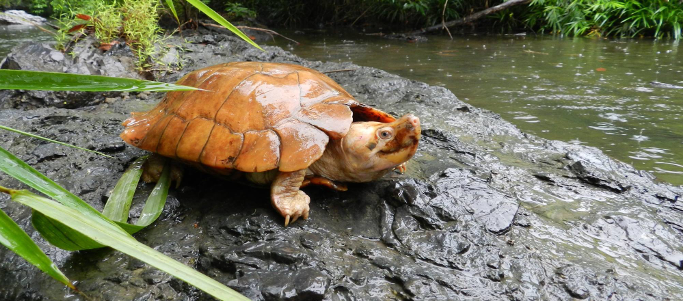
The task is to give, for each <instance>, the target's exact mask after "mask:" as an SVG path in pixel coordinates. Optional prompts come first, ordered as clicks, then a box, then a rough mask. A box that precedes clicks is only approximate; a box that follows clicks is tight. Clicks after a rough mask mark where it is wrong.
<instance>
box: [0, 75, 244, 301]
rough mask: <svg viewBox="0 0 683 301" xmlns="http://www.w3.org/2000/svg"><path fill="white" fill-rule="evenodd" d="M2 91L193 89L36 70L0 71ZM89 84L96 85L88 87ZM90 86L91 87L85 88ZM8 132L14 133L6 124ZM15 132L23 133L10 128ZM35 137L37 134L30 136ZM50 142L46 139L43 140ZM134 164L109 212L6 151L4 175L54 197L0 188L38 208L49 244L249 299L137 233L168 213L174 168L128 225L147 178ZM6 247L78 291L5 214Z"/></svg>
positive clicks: (0, 221) (38, 222) (0, 224)
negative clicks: (123, 257)
mask: <svg viewBox="0 0 683 301" xmlns="http://www.w3.org/2000/svg"><path fill="white" fill-rule="evenodd" d="M0 78H2V79H3V81H0V89H28V90H60V91H64V90H89V91H112V90H129V91H144V90H148V91H149V90H158V91H168V90H188V89H189V90H192V89H196V88H193V87H186V86H179V85H170V86H169V85H168V84H163V83H158V82H148V81H141V80H132V79H122V78H107V77H103V76H87V75H73V74H58V73H44V72H35V71H19V70H0ZM88 83H93V85H92V87H88ZM84 85H86V86H85V88H84ZM0 128H3V129H9V128H7V127H4V126H0ZM9 130H11V131H14V132H20V133H22V134H27V133H23V132H21V131H18V130H15V129H9ZM28 135H29V136H32V137H37V136H35V135H31V134H28ZM38 138H41V139H46V140H49V139H47V138H43V137H38ZM142 160H144V158H142V159H139V160H138V161H137V162H136V163H134V164H133V165H132V166H131V168H129V170H128V171H126V172H125V173H124V175H123V176H122V177H121V180H119V182H118V183H117V185H116V187H115V188H114V191H113V192H112V195H111V197H110V198H109V200H108V201H107V205H106V206H105V210H104V212H103V213H100V212H98V211H97V210H95V209H94V208H92V207H91V206H90V205H88V204H87V203H85V202H84V201H83V200H81V199H80V198H78V197H77V196H75V195H74V194H72V193H70V192H69V191H67V190H66V189H64V188H62V187H61V186H59V185H57V184H56V183H55V182H53V181H52V180H50V179H49V178H47V177H45V176H44V175H42V174H41V173H39V172H38V171H36V170H35V169H33V168H32V167H30V166H29V165H27V164H26V163H25V162H23V161H21V160H20V159H18V158H17V157H16V156H14V155H12V154H11V153H9V152H8V151H6V150H5V149H3V148H0V171H2V172H4V173H6V174H8V175H10V176H11V177H13V178H15V179H17V180H19V181H21V182H23V183H24V184H26V185H28V186H30V187H31V188H33V189H35V190H37V191H39V192H41V193H43V194H45V195H46V196H48V197H50V198H52V199H54V201H53V200H50V199H47V198H44V197H40V196H38V195H36V194H33V193H31V192H28V191H26V190H14V189H9V188H6V187H2V186H0V193H6V194H9V195H10V196H11V198H12V200H13V201H16V202H18V203H20V204H23V205H26V206H29V207H31V208H32V209H33V215H32V224H33V226H34V228H35V229H36V230H37V231H38V232H39V233H40V234H41V235H42V236H43V237H44V238H45V240H46V241H48V242H49V243H51V244H53V245H54V246H56V247H59V248H62V249H64V250H71V251H75V250H86V249H93V248H100V247H104V246H108V247H112V248H114V249H116V250H119V251H121V252H123V253H126V254H129V255H130V256H133V257H135V258H138V259H140V260H142V261H144V262H146V263H148V264H150V265H152V266H154V267H156V268H159V269H161V270H163V271H166V272H168V273H170V274H172V275H174V276H175V277H177V278H179V279H182V280H184V281H186V282H188V283H189V284H191V285H194V286H196V287H197V288H199V289H201V290H203V291H205V292H207V293H209V294H211V295H212V296H214V297H216V298H219V299H223V300H228V299H229V300H247V299H246V298H244V297H243V296H241V295H239V294H238V293H236V292H234V291H233V290H231V289H229V288H227V287H225V286H224V285H222V284H220V283H219V282H216V281H215V280H213V279H211V278H209V277H207V276H205V275H203V274H201V273H199V272H197V271H194V270H193V269H191V268H190V267H188V266H185V265H184V264H182V263H179V262H177V261H175V260H173V259H171V258H170V257H168V256H165V255H163V254H161V253H159V252H158V251H156V250H154V249H152V248H150V247H147V246H145V245H143V244H141V243H139V242H138V241H137V240H135V239H134V238H133V237H132V236H131V234H133V233H136V232H137V231H140V230H141V229H143V228H144V227H146V226H148V225H150V224H151V223H153V222H154V221H155V220H156V219H157V218H158V217H159V215H160V213H161V211H162V210H163V207H164V204H165V200H166V194H167V191H168V188H169V185H170V179H169V169H168V168H165V169H166V170H164V171H163V173H162V177H161V179H160V180H159V182H158V183H157V186H156V187H155V188H154V190H153V191H152V193H151V194H150V196H149V198H148V199H147V202H146V203H145V206H144V208H143V210H142V215H141V216H140V218H139V219H138V220H137V222H136V223H135V224H134V225H133V224H128V223H127V218H128V209H129V208H130V204H131V202H132V199H133V193H134V190H135V188H136V187H137V183H138V181H139V178H140V175H141V169H140V168H141V163H142ZM0 244H2V245H5V246H6V247H7V248H9V249H10V250H12V251H13V252H15V253H17V254H18V255H20V256H21V257H23V258H25V259H26V260H27V261H28V262H30V263H31V264H33V265H35V266H36V267H38V268H39V269H41V270H42V271H44V272H45V273H47V274H48V275H50V276H51V277H53V278H54V279H56V280H57V281H60V282H61V283H63V284H65V285H67V286H69V287H70V288H72V289H75V287H74V286H73V284H72V283H71V281H70V280H69V279H68V278H67V277H65V276H64V274H63V273H62V272H61V271H60V270H59V269H58V268H57V267H56V266H55V265H54V264H53V263H52V261H51V260H50V259H49V258H48V257H47V256H46V255H45V254H44V253H43V252H42V251H41V250H40V249H39V248H38V246H37V245H36V244H35V243H34V242H33V241H32V240H31V238H30V237H29V236H28V235H27V234H26V233H25V232H24V231H23V230H22V229H21V228H20V227H19V226H18V225H17V224H16V223H15V222H14V221H12V220H11V218H10V217H9V216H8V215H7V214H5V213H4V212H2V211H1V210H0Z"/></svg>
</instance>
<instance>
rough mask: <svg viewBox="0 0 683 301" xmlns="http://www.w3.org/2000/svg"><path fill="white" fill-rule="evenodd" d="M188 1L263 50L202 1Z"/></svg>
mask: <svg viewBox="0 0 683 301" xmlns="http://www.w3.org/2000/svg"><path fill="white" fill-rule="evenodd" d="M187 2H188V3H190V4H192V5H193V6H194V7H196V8H197V9H198V10H200V11H201V12H203V13H204V14H206V15H207V16H209V18H211V19H213V20H214V21H216V22H217V23H218V24H220V25H222V26H223V27H225V28H227V29H228V30H230V31H232V32H233V33H234V34H236V35H237V36H238V37H240V38H242V40H245V41H247V43H249V44H251V45H252V46H254V47H256V48H258V49H261V50H263V49H262V48H261V47H260V46H259V45H257V44H256V43H254V41H252V40H251V39H250V38H249V37H248V36H247V35H246V34H244V33H243V32H242V31H241V30H239V28H237V27H235V26H234V25H232V24H230V22H228V20H225V18H223V17H222V16H221V15H219V14H218V13H217V12H216V11H214V10H213V9H211V8H210V7H208V6H206V4H204V3H203V2H202V1H200V0H187Z"/></svg>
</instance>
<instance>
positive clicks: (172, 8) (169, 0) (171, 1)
mask: <svg viewBox="0 0 683 301" xmlns="http://www.w3.org/2000/svg"><path fill="white" fill-rule="evenodd" d="M166 5H168V8H169V9H170V10H171V13H173V16H174V17H175V20H176V21H177V22H178V24H180V19H178V13H176V11H175V5H173V0H166Z"/></svg>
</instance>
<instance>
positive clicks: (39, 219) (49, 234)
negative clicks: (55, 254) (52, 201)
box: [31, 210, 104, 251]
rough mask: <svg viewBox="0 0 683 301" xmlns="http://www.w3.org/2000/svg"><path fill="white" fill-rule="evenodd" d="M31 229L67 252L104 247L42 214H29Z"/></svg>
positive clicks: (35, 212)
mask: <svg viewBox="0 0 683 301" xmlns="http://www.w3.org/2000/svg"><path fill="white" fill-rule="evenodd" d="M31 223H32V224H33V228H34V229H36V231H38V233H40V235H41V236H42V237H43V238H44V239H45V240H47V242H49V243H50V244H51V245H53V246H55V247H57V248H60V249H62V250H67V251H80V250H91V249H99V248H102V247H104V245H102V244H99V243H97V242H96V241H94V240H92V239H90V238H89V237H87V236H85V235H83V234H81V233H79V232H78V231H74V230H71V228H69V227H67V226H65V225H64V224H62V223H60V222H59V221H56V220H53V219H51V218H49V217H47V216H45V215H44V214H42V213H40V212H38V211H35V210H34V211H33V213H32V214H31Z"/></svg>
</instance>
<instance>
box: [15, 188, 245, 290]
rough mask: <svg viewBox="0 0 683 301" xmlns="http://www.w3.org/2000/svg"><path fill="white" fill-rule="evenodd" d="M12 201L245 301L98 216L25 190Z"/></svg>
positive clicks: (189, 280)
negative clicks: (105, 223)
mask: <svg viewBox="0 0 683 301" xmlns="http://www.w3.org/2000/svg"><path fill="white" fill-rule="evenodd" d="M12 200H14V201H16V202H18V203H20V204H23V205H26V206H29V207H31V208H33V209H34V210H36V211H40V212H42V213H43V214H45V215H46V216H48V217H50V218H52V219H56V220H59V221H61V222H62V223H64V225H66V226H68V227H70V228H71V229H73V230H76V231H79V232H81V233H82V234H84V235H86V236H88V237H90V238H91V239H93V240H95V241H97V242H99V243H101V244H103V245H107V246H110V247H112V248H114V249H116V250H118V251H120V252H123V253H126V254H128V255H130V256H132V257H135V258H137V259H139V260H142V261H144V262H146V263H147V264H149V265H151V266H154V267H156V268H158V269H160V270H162V271H165V272H167V273H169V274H171V275H173V276H175V277H177V278H179V279H181V280H183V281H186V282H187V283H189V284H191V285H193V286H195V287H197V288H199V289H201V290H203V291H204V292H206V293H208V294H210V295H212V296H214V297H216V298H218V299H221V300H249V299H247V298H246V297H244V296H242V295H240V294H239V293H237V292H235V291H233V290H232V289H230V288H228V287H226V286H224V285H223V284H221V283H220V282H218V281H216V280H213V279H211V278H209V277H207V276H206V275H204V274H202V273H199V272H197V271H195V270H193V269H192V268H190V267H188V266H186V265H184V264H182V263H180V262H178V261H175V260H173V259H172V258H170V257H168V256H166V255H164V254H162V253H160V252H158V251H156V250H154V249H152V248H150V247H148V246H146V245H144V244H142V243H140V242H138V241H137V240H135V239H134V238H133V237H131V236H129V235H127V234H123V233H121V231H116V230H114V229H112V228H111V227H108V226H103V224H102V223H101V222H99V221H97V220H98V219H100V218H99V217H92V216H83V215H82V214H80V213H79V212H78V211H76V210H74V209H71V208H69V207H66V206H63V205H61V204H59V203H57V202H54V201H52V200H49V199H46V198H43V197H39V196H37V195H35V194H33V193H31V192H29V191H26V190H22V191H14V193H13V194H12Z"/></svg>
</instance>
